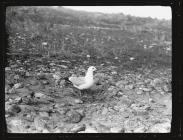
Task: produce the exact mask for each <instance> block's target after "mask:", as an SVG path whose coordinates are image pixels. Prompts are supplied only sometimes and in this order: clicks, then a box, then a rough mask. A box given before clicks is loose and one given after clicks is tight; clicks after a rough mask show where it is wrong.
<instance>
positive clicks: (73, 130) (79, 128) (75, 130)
mask: <svg viewBox="0 0 183 140" xmlns="http://www.w3.org/2000/svg"><path fill="white" fill-rule="evenodd" d="M85 128H86V125H85V124H78V125H74V126H73V127H72V128H71V129H70V132H71V133H78V132H79V131H84V130H85Z"/></svg>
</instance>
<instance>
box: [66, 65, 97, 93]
mask: <svg viewBox="0 0 183 140" xmlns="http://www.w3.org/2000/svg"><path fill="white" fill-rule="evenodd" d="M95 70H97V69H96V68H95V67H94V66H90V67H89V68H88V70H87V72H86V75H85V77H77V76H71V77H69V81H71V82H72V84H73V86H74V87H76V88H77V89H79V90H84V89H89V88H91V87H92V86H93V85H94V83H95V82H94V78H93V72H94V71H95Z"/></svg>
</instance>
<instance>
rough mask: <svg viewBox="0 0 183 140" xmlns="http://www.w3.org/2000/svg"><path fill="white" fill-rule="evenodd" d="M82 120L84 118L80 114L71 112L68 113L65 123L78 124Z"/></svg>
mask: <svg viewBox="0 0 183 140" xmlns="http://www.w3.org/2000/svg"><path fill="white" fill-rule="evenodd" d="M81 119H82V116H81V114H80V113H79V112H77V111H74V110H70V111H68V112H66V116H65V119H64V121H65V122H67V123H78V122H80V121H81Z"/></svg>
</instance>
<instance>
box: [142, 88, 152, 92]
mask: <svg viewBox="0 0 183 140" xmlns="http://www.w3.org/2000/svg"><path fill="white" fill-rule="evenodd" d="M142 90H143V91H147V92H148V91H151V89H150V88H142Z"/></svg>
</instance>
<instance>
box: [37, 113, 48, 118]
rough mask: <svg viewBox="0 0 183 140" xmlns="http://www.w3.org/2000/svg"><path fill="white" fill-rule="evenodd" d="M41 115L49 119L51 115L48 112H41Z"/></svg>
mask: <svg viewBox="0 0 183 140" xmlns="http://www.w3.org/2000/svg"><path fill="white" fill-rule="evenodd" d="M39 115H40V116H41V117H49V113H48V112H39Z"/></svg>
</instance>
